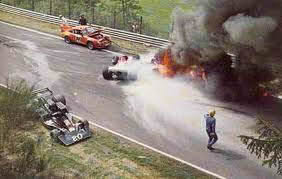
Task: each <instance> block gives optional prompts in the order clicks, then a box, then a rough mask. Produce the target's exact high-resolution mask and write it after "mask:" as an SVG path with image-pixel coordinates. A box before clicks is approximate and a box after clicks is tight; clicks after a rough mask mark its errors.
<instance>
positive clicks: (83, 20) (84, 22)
mask: <svg viewBox="0 0 282 179" xmlns="http://www.w3.org/2000/svg"><path fill="white" fill-rule="evenodd" d="M78 23H79V24H80V25H87V20H86V18H85V17H84V15H83V14H81V15H80V18H79V21H78Z"/></svg>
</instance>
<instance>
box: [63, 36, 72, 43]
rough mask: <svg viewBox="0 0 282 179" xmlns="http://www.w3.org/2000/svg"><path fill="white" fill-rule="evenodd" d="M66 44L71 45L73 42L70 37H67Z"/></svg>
mask: <svg viewBox="0 0 282 179" xmlns="http://www.w3.org/2000/svg"><path fill="white" fill-rule="evenodd" d="M64 39H65V42H66V43H67V44H71V40H70V38H69V37H68V36H65V38H64Z"/></svg>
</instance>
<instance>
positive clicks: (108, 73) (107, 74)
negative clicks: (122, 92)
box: [103, 68, 114, 80]
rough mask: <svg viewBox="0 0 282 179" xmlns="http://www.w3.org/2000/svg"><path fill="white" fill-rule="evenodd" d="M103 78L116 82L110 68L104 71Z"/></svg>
mask: <svg viewBox="0 0 282 179" xmlns="http://www.w3.org/2000/svg"><path fill="white" fill-rule="evenodd" d="M103 77H104V79H105V80H114V79H113V72H111V71H109V69H108V68H105V69H104V70H103Z"/></svg>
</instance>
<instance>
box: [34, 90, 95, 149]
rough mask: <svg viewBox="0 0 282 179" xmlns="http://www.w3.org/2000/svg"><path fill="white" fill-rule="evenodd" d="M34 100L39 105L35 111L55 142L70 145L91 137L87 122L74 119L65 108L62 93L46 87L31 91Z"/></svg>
mask: <svg viewBox="0 0 282 179" xmlns="http://www.w3.org/2000/svg"><path fill="white" fill-rule="evenodd" d="M33 93H34V94H35V95H36V98H35V102H36V104H37V105H38V106H39V109H37V111H36V112H37V113H38V114H39V116H40V121H41V122H42V123H43V125H44V126H45V127H46V128H48V129H50V130H51V131H50V136H51V138H53V139H54V140H55V141H56V142H59V143H63V144H64V145H71V144H74V143H76V142H78V141H81V140H83V139H86V138H88V137H91V135H92V134H91V131H90V129H89V123H88V121H86V120H79V119H75V118H74V116H72V115H71V114H70V113H69V112H68V110H67V108H66V99H65V97H64V96H62V95H53V92H52V91H51V90H50V89H48V88H44V89H39V90H35V91H33Z"/></svg>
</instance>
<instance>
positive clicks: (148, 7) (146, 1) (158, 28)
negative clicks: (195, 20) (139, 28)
mask: <svg viewBox="0 0 282 179" xmlns="http://www.w3.org/2000/svg"><path fill="white" fill-rule="evenodd" d="M183 1H184V0H140V5H141V7H142V9H143V13H142V16H143V18H144V22H145V23H148V24H149V26H150V27H151V28H152V29H153V30H154V32H155V33H156V34H155V35H156V36H158V37H163V38H168V34H169V32H170V28H171V23H172V19H171V14H172V12H173V10H174V9H175V8H176V7H179V8H182V9H183V10H185V11H188V10H189V9H191V6H190V5H188V4H187V3H184V2H183Z"/></svg>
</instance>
